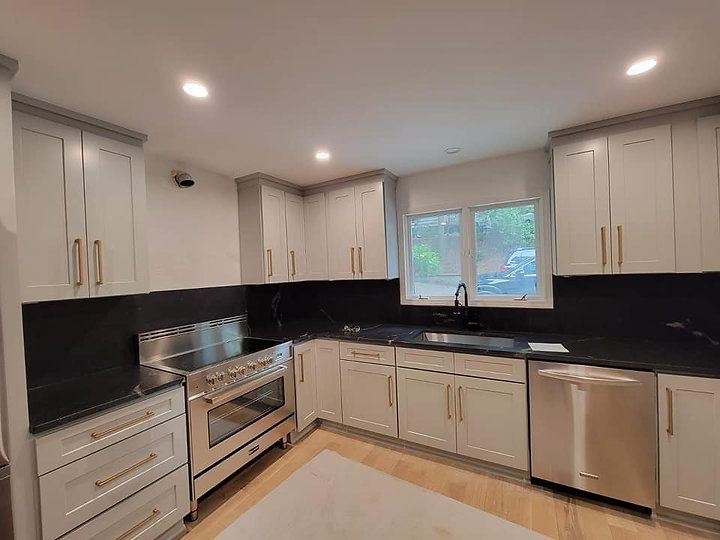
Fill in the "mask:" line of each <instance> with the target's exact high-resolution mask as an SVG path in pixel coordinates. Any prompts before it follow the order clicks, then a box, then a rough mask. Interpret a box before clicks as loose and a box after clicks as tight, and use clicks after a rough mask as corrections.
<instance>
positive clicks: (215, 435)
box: [190, 362, 295, 476]
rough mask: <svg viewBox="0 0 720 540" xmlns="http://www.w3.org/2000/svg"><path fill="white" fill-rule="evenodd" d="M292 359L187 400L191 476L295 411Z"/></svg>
mask: <svg viewBox="0 0 720 540" xmlns="http://www.w3.org/2000/svg"><path fill="white" fill-rule="evenodd" d="M293 379H294V377H293V367H292V363H291V362H289V363H287V364H282V365H280V366H278V367H277V368H275V369H273V370H271V371H269V372H265V373H259V374H257V375H255V376H253V377H250V378H248V379H245V380H244V381H241V382H238V383H235V384H233V385H231V386H228V387H226V388H223V389H220V390H217V391H215V392H211V393H209V394H204V395H201V396H198V397H196V398H194V399H192V400H191V401H190V442H191V446H192V469H193V476H197V475H198V474H200V473H201V472H203V471H204V470H205V469H207V468H209V467H211V466H212V465H214V464H215V463H217V462H218V461H220V460H221V459H223V458H224V457H226V456H228V455H229V454H232V453H233V452H234V451H235V450H237V449H238V448H240V447H241V446H243V445H245V444H247V443H248V442H250V441H251V440H253V439H254V438H255V437H257V436H259V435H261V434H262V433H264V432H265V431H267V430H268V429H270V428H271V427H273V426H274V425H275V424H277V423H279V422H282V421H283V420H285V419H286V418H288V417H289V416H291V415H292V414H293V413H294V412H295V385H294V380H293Z"/></svg>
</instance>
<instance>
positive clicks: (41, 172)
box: [13, 112, 90, 302]
mask: <svg viewBox="0 0 720 540" xmlns="http://www.w3.org/2000/svg"><path fill="white" fill-rule="evenodd" d="M13 139H14V158H15V159H14V160H15V191H16V197H17V227H18V256H19V265H20V281H21V287H22V300H23V302H37V301H40V300H62V299H66V298H82V297H87V296H88V295H89V294H90V289H89V287H88V266H87V261H88V257H87V254H88V251H87V248H88V246H87V242H86V233H85V191H84V189H85V188H84V185H83V169H82V166H83V156H82V136H81V132H80V130H78V129H75V128H71V127H68V126H64V125H62V124H56V123H54V122H50V121H49V120H45V119H43V118H37V117H35V116H30V115H27V114H23V113H20V112H15V113H14V114H13Z"/></svg>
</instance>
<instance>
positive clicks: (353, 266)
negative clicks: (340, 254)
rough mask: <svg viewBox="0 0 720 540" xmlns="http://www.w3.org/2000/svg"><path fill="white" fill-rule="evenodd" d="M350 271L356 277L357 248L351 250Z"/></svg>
mask: <svg viewBox="0 0 720 540" xmlns="http://www.w3.org/2000/svg"><path fill="white" fill-rule="evenodd" d="M350 269H351V270H352V273H353V275H355V248H354V247H351V248H350Z"/></svg>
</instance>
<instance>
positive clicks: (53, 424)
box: [28, 366, 183, 434]
mask: <svg viewBox="0 0 720 540" xmlns="http://www.w3.org/2000/svg"><path fill="white" fill-rule="evenodd" d="M182 382H183V378H182V377H180V376H178V375H173V374H172V373H166V372H164V371H158V370H156V369H152V368H148V367H144V366H131V367H126V368H121V369H110V370H106V371H100V372H97V373H92V374H88V375H85V376H83V377H77V378H74V379H68V380H65V381H58V382H55V383H53V384H49V385H45V386H40V387H37V388H30V389H28V409H29V412H30V433H35V434H38V433H43V432H45V431H48V430H51V429H54V428H57V427H60V426H63V425H65V424H69V423H71V422H75V421H77V420H80V419H83V418H85V417H87V416H91V415H93V414H96V413H99V412H102V411H105V410H107V409H111V408H113V407H117V406H118V405H123V404H125V403H128V402H130V401H133V400H136V399H140V398H142V397H145V396H148V395H150V394H154V393H156V392H160V391H161V390H165V389H167V388H171V387H173V386H179V385H181V384H182Z"/></svg>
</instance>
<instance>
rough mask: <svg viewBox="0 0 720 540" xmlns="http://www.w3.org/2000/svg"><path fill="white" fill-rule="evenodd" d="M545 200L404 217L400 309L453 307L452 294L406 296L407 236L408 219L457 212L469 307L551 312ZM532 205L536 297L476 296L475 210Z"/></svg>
mask: <svg viewBox="0 0 720 540" xmlns="http://www.w3.org/2000/svg"><path fill="white" fill-rule="evenodd" d="M547 201H548V197H545V196H537V197H527V198H523V199H515V200H509V201H502V202H497V203H490V204H475V205H469V206H465V207H462V208H447V209H442V210H433V211H429V212H414V213H409V214H405V215H403V217H402V222H403V223H402V231H403V237H402V242H401V243H400V245H401V248H402V253H401V257H402V260H403V263H404V264H403V271H402V272H401V273H400V287H401V289H402V291H401V297H400V303H401V304H403V305H416V306H452V305H454V301H455V296H454V294H453V293H454V292H455V291H448V296H442V297H439V296H435V297H431V298H424V297H417V296H408V291H409V290H411V288H412V262H411V257H412V253H411V249H410V246H412V240H411V239H410V237H409V234H410V227H409V223H410V219H411V218H413V217H416V216H433V215H439V214H446V213H448V212H457V211H460V250H461V260H460V268H461V275H462V277H463V281H464V282H465V284H466V285H467V288H468V303H469V305H471V306H477V307H502V308H531V309H532V308H540V309H551V308H552V307H553V305H554V304H553V290H552V253H551V250H552V245H551V240H550V212H549V208H548V202H547ZM526 204H533V205H534V206H535V258H536V265H537V272H538V281H537V285H538V291H537V292H538V294H537V296H534V297H530V298H525V299H520V298H512V297H510V296H486V295H478V294H477V292H476V290H477V275H476V271H475V257H476V251H475V227H474V220H473V215H474V212H475V211H476V210H483V209H492V208H501V207H506V206H520V205H526Z"/></svg>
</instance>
